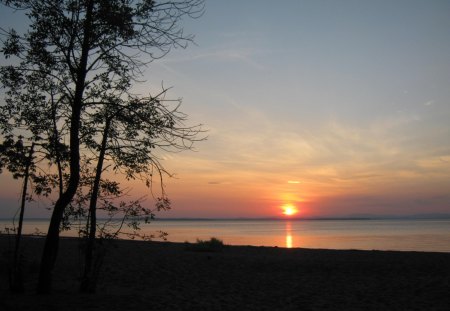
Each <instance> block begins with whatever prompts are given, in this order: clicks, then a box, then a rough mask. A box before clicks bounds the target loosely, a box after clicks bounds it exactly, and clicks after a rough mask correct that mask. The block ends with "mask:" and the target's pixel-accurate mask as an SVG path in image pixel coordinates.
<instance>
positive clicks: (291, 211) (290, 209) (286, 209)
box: [282, 204, 298, 216]
mask: <svg viewBox="0 0 450 311" xmlns="http://www.w3.org/2000/svg"><path fill="white" fill-rule="evenodd" d="M282 209H283V214H284V215H286V216H293V215H295V214H297V212H298V211H297V208H296V207H295V206H294V205H292V204H285V205H283V206H282Z"/></svg>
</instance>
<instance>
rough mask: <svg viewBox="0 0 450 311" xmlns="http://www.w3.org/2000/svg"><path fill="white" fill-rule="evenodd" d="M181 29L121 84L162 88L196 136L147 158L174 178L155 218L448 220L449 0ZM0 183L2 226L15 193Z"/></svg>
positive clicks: (312, 4)
mask: <svg viewBox="0 0 450 311" xmlns="http://www.w3.org/2000/svg"><path fill="white" fill-rule="evenodd" d="M2 15H4V13H1V12H0V19H2V18H3V16H2ZM184 26H185V27H184V28H185V32H186V33H192V34H194V35H195V43H196V44H195V45H194V44H191V45H190V46H189V47H188V48H187V49H174V50H172V52H171V53H170V54H168V55H167V56H165V57H164V58H163V59H160V60H157V61H155V62H153V63H152V64H151V65H150V66H149V67H148V68H147V69H146V71H145V74H144V80H145V81H146V82H145V83H142V84H140V85H136V86H135V91H136V92H138V93H141V94H144V95H145V94H148V91H149V90H157V89H158V87H159V86H160V85H161V83H163V84H164V86H166V87H173V88H172V89H171V90H170V93H169V96H172V97H173V98H178V97H182V98H183V105H182V107H181V109H182V111H184V112H186V113H187V114H188V115H189V121H188V123H189V124H191V125H195V124H199V123H201V124H203V125H204V128H205V129H207V130H208V133H207V136H208V138H207V140H206V141H203V142H199V143H198V144H196V145H195V151H187V152H183V153H160V157H162V158H163V159H164V162H163V163H164V165H165V167H166V168H167V169H168V170H169V171H170V172H172V173H174V175H175V177H174V178H166V179H165V186H166V191H167V194H168V195H169V197H170V198H171V200H172V210H170V211H166V212H161V213H159V214H158V215H157V217H161V218H178V217H204V218H211V217H231V218H235V217H257V218H259V217H283V214H282V212H283V207H286V206H290V207H291V208H293V209H295V210H296V211H297V212H298V213H297V214H295V217H299V218H302V217H303V218H309V217H347V216H361V215H414V214H433V213H447V214H450V122H448V120H450V2H449V1H438V0H430V1H415V0H405V1H403V0H395V1H392V0H379V1H369V0H361V1H359V0H358V1H357V0H355V1H352V0H340V1H325V0H315V1H313V0H310V1H302V0H285V1H280V2H275V1H266V0H261V1H255V0H247V1H238V0H230V1H219V0H209V1H207V2H206V11H205V14H204V15H203V16H202V17H201V18H199V19H196V20H188V19H186V20H185V21H184ZM0 181H1V184H2V187H1V189H0V204H1V205H2V207H4V208H2V209H1V211H0V217H2V216H3V217H8V215H10V214H11V212H12V211H13V210H15V208H16V206H18V197H19V192H20V189H19V187H20V183H18V182H15V183H14V182H12V181H11V178H10V176H8V175H7V174H3V175H2V176H0ZM131 186H132V187H133V191H132V195H135V196H140V195H142V194H145V193H148V190H146V189H145V187H144V186H143V185H141V184H138V183H134V184H132V185H131ZM147 204H152V202H151V200H150V199H149V200H148V202H147ZM37 205H38V207H37V208H36V209H34V210H33V211H30V214H29V215H33V216H34V215H43V214H44V213H45V208H46V207H48V206H47V205H48V203H45V202H44V201H42V202H40V203H39V202H38V204H37Z"/></svg>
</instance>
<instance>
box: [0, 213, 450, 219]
mask: <svg viewBox="0 0 450 311" xmlns="http://www.w3.org/2000/svg"><path fill="white" fill-rule="evenodd" d="M12 219H13V218H12V217H11V218H7V217H3V218H0V221H11V220H12ZM49 219H50V218H46V217H34V218H25V221H46V220H49ZM98 219H99V220H106V219H107V218H102V217H100V218H98ZM416 219H417V220H440V219H445V220H447V219H450V214H431V215H429V214H417V215H409V216H403V215H402V216H395V215H386V216H376V215H368V216H348V217H217V218H214V217H157V218H155V219H154V220H152V221H239V220H242V221H264V220H271V221H272V220H280V221H289V220H291V221H301V220H305V221H306V220H317V221H322V220H323V221H329V220H342V221H345V220H416Z"/></svg>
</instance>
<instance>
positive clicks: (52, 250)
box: [37, 0, 94, 294]
mask: <svg viewBox="0 0 450 311" xmlns="http://www.w3.org/2000/svg"><path fill="white" fill-rule="evenodd" d="M93 7H94V1H93V0H91V1H89V2H88V3H87V7H86V20H85V25H84V34H83V35H84V36H83V45H82V51H81V58H80V64H79V67H78V72H77V81H76V86H75V96H74V100H73V104H72V116H71V120H70V178H69V182H68V185H67V189H66V191H65V192H64V193H63V194H62V195H61V196H60V197H59V198H58V200H57V201H56V203H55V207H54V209H53V213H52V217H51V220H50V225H49V228H48V233H47V237H46V239H45V245H44V251H43V253H42V260H41V266H40V270H39V280H38V286H37V292H38V293H39V294H48V293H50V292H51V285H52V271H53V267H54V265H55V261H56V257H57V255H58V248H59V228H60V224H61V220H62V218H63V215H64V210H65V208H66V207H67V206H68V205H69V204H70V202H71V201H72V199H73V197H74V195H75V193H76V191H77V188H78V184H79V181H80V138H79V130H80V117H81V108H82V104H83V93H84V88H85V81H86V70H87V62H88V57H89V47H90V29H91V25H92V11H93Z"/></svg>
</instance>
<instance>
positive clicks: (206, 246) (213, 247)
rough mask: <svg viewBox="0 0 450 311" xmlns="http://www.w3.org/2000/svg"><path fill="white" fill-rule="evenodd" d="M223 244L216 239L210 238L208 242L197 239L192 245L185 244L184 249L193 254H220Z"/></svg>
mask: <svg viewBox="0 0 450 311" xmlns="http://www.w3.org/2000/svg"><path fill="white" fill-rule="evenodd" d="M224 247H225V244H223V241H222V240H220V239H218V238H214V237H212V238H210V239H209V240H200V239H197V242H196V243H194V244H191V243H186V249H187V250H189V251H194V252H221V251H222V250H223V248H224Z"/></svg>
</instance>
